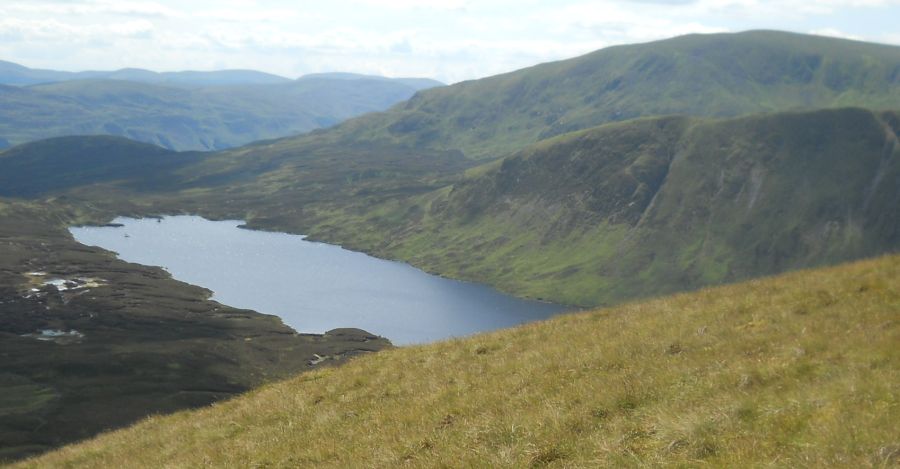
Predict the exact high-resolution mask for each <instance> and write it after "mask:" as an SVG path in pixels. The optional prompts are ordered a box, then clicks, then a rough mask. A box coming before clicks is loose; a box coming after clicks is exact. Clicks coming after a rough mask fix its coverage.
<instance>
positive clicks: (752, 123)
mask: <svg viewBox="0 0 900 469" xmlns="http://www.w3.org/2000/svg"><path fill="white" fill-rule="evenodd" d="M898 132H900V117H898V115H897V114H896V113H893V112H885V113H873V112H870V111H866V110H862V109H837V110H825V111H815V112H804V113H782V114H772V115H762V116H753V117H743V118H735V119H725V120H708V119H689V118H656V119H641V120H636V121H628V122H624V123H617V124H609V125H605V126H600V127H598V128H595V129H590V130H586V131H582V132H577V133H574V134H570V135H565V136H560V137H557V138H554V139H551V140H548V141H544V142H541V143H539V144H537V145H535V146H532V147H529V148H527V149H525V150H523V151H521V152H519V153H518V154H516V155H514V156H512V157H509V158H506V159H505V160H503V162H502V163H501V164H492V165H491V167H489V168H485V169H481V170H479V171H470V172H469V174H470V175H469V176H468V177H466V178H465V179H463V180H461V181H458V182H456V183H454V184H453V185H452V186H451V187H448V188H446V189H442V190H440V191H436V192H433V193H431V194H428V195H425V196H420V197H417V198H409V199H406V200H398V199H392V200H390V201H388V202H386V203H384V204H381V205H378V206H375V207H369V208H368V209H367V210H365V211H364V210H361V209H357V208H355V207H352V206H351V207H350V208H348V209H343V210H338V211H333V212H329V213H326V214H324V216H323V218H324V219H323V220H320V221H317V222H316V224H315V225H314V226H311V227H309V228H308V229H307V230H306V231H305V232H306V233H310V234H312V235H313V236H316V237H319V238H324V239H329V240H337V241H338V242H340V243H342V244H347V245H350V246H353V247H356V248H359V249H362V250H365V251H370V252H375V253H377V254H379V255H381V256H385V257H391V258H400V259H403V260H407V261H409V262H411V263H413V264H415V265H418V266H422V267H424V268H426V269H428V270H432V271H437V272H440V273H442V274H445V275H450V276H454V277H461V278H466V279H472V280H477V281H482V282H487V283H490V284H493V285H496V286H499V287H501V288H502V289H504V290H507V291H510V292H513V293H516V294H519V295H523V296H530V297H536V298H544V299H550V300H553V301H558V302H563V303H569V304H580V305H600V304H612V303H616V302H620V301H622V300H627V299H631V298H636V297H644V296H648V295H658V294H662V293H669V292H675V291H682V290H686V289H693V288H698V287H701V286H704V285H710V284H719V283H724V282H733V281H736V280H740V279H745V278H749V277H754V276H758V275H765V274H772V273H776V272H782V271H785V270H789V269H795V268H800V267H805V266H815V265H825V264H833V263H837V262H841V261H844V260H848V259H854V258H860V257H865V256H871V255H876V254H879V253H883V252H892V251H896V250H897V249H898V248H900V204H898V201H900V143H898V140H897V133H898ZM254 223H259V224H261V225H263V226H265V225H264V223H265V220H264V219H263V220H260V221H259V222H255V221H253V220H252V219H251V225H253V224H254Z"/></svg>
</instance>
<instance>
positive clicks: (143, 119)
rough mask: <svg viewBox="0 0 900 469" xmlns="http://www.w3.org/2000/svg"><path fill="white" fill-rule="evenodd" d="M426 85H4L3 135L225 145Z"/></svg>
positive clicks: (0, 97) (368, 80)
mask: <svg viewBox="0 0 900 469" xmlns="http://www.w3.org/2000/svg"><path fill="white" fill-rule="evenodd" d="M423 86H425V83H423V82H420V81H417V80H413V79H398V80H393V79H386V78H382V77H366V76H352V78H346V77H345V78H329V77H327V76H326V77H311V78H304V79H300V80H296V81H288V82H286V83H273V84H233V85H220V86H203V87H174V86H163V85H161V84H149V83H140V82H135V81H126V80H122V79H116V80H112V79H107V80H98V79H93V80H75V81H64V82H59V83H50V84H42V85H34V86H30V87H26V88H17V87H11V86H3V85H0V137H2V138H3V139H4V140H5V141H7V142H8V143H9V144H13V145H15V144H20V143H25V142H29V141H34V140H40V139H44V138H49V137H57V136H65V135H93V134H103V135H115V136H120V137H128V138H130V139H133V140H138V141H142V142H146V143H152V144H155V145H160V146H162V147H166V148H169V149H173V150H219V149H224V148H229V147H234V146H238V145H243V144H247V143H249V142H252V141H255V140H260V139H265V138H276V137H285V136H289V135H295V134H299V133H302V132H308V131H310V130H313V129H317V128H320V127H328V126H331V125H334V124H336V123H338V122H340V121H342V120H345V119H348V118H350V117H354V116H358V115H360V114H364V113H367V112H372V111H380V110H383V109H387V108H388V107H389V106H391V105H393V104H395V103H398V102H400V101H403V100H405V99H407V98H409V97H410V96H412V95H413V94H414V93H415V92H416V91H417V90H418V89H420V88H421V87H423ZM432 86H433V85H432Z"/></svg>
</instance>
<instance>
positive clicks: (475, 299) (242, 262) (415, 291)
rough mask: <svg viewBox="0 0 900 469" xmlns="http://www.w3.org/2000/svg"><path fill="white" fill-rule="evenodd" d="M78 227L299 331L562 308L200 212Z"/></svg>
mask: <svg viewBox="0 0 900 469" xmlns="http://www.w3.org/2000/svg"><path fill="white" fill-rule="evenodd" d="M115 223H121V224H123V225H125V226H123V227H117V228H113V227H73V228H71V229H70V231H71V232H72V234H73V235H74V236H75V239H76V240H78V241H79V242H81V243H83V244H87V245H92V246H100V247H102V248H104V249H107V250H110V251H114V252H116V253H118V255H119V258H121V259H123V260H125V261H128V262H134V263H138V264H144V265H155V266H161V267H164V268H165V269H167V270H168V271H169V272H170V273H171V274H172V276H173V277H175V278H176V279H178V280H181V281H184V282H187V283H191V284H194V285H200V286H202V287H205V288H208V289H210V290H212V291H213V292H214V294H213V299H214V300H216V301H218V302H220V303H223V304H226V305H229V306H234V307H237V308H247V309H253V310H256V311H259V312H262V313H268V314H274V315H277V316H280V317H281V318H282V320H283V321H284V323H285V324H287V325H289V326H291V327H292V328H294V329H295V330H297V331H299V332H315V333H322V332H325V331H328V330H330V329H335V328H339V327H357V328H360V329H365V330H367V331H369V332H371V333H373V334H378V335H381V336H384V337H387V338H388V339H390V340H391V341H392V342H393V343H394V344H397V345H405V344H413V343H424V342H431V341H435V340H439V339H444V338H448V337H455V336H464V335H469V334H473V333H476V332H483V331H489V330H493V329H498V328H503V327H510V326H513V325H516V324H520V323H523V322H528V321H534V320H538V319H544V318H547V317H549V316H551V315H553V314H555V313H559V312H561V311H563V309H564V308H563V307H562V306H559V305H554V304H548V303H541V302H536V301H527V300H522V299H519V298H515V297H512V296H509V295H505V294H502V293H500V292H498V291H496V290H493V289H491V288H489V287H487V286H484V285H479V284H474V283H467V282H460V281H456V280H450V279H446V278H442V277H438V276H435V275H430V274H427V273H425V272H422V271H421V270H418V269H415V268H413V267H410V266H409V265H407V264H404V263H401V262H392V261H386V260H382V259H376V258H374V257H371V256H368V255H365V254H362V253H359V252H354V251H348V250H346V249H343V248H341V247H339V246H333V245H330V244H324V243H315V242H310V241H306V240H304V239H303V236H297V235H290V234H285V233H269V232H263V231H252V230H245V229H239V228H238V226H239V225H241V224H242V223H243V222H241V221H236V220H232V221H209V220H205V219H203V218H200V217H196V216H173V217H165V218H163V219H160V220H157V219H153V218H144V219H134V218H117V219H116V220H115Z"/></svg>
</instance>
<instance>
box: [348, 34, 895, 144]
mask: <svg viewBox="0 0 900 469" xmlns="http://www.w3.org/2000/svg"><path fill="white" fill-rule="evenodd" d="M839 106H863V107H871V108H873V109H896V108H898V107H900V47H896V46H887V45H878V44H867V43H862V42H855V41H847V40H842V39H834V38H825V37H817V36H807V35H800V34H792V33H783V32H776V31H751V32H746V33H739V34H712V35H689V36H682V37H677V38H674V39H667V40H663V41H657V42H651V43H647V44H637V45H626V46H618V47H610V48H606V49H602V50H599V51H596V52H593V53H591V54H587V55H584V56H581V57H577V58H574V59H569V60H563V61H559V62H552V63H545V64H541V65H537V66H534V67H530V68H526V69H523V70H518V71H515V72H512V73H507V74H503V75H498V76H494V77H489V78H485V79H481V80H475V81H469V82H463V83H459V84H456V85H452V86H448V87H443V88H438V89H433V90H427V91H424V92H420V93H418V94H417V95H416V96H415V97H414V98H412V99H411V100H409V101H407V102H405V103H403V104H400V105H398V106H396V107H394V108H392V109H391V110H390V111H389V112H386V113H381V114H373V115H368V116H363V117H361V118H359V119H355V120H352V121H350V122H347V123H346V124H345V125H343V126H342V127H341V128H340V129H339V130H338V131H336V132H333V133H332V135H333V137H334V138H335V140H336V141H348V140H349V141H372V140H375V141H382V142H384V141H390V142H400V143H403V144H407V145H415V146H420V147H421V146H431V147H438V148H446V149H458V150H462V151H463V152H465V153H466V155H467V156H469V157H471V158H474V159H482V158H492V157H500V156H505V155H506V154H508V153H511V152H513V151H516V150H519V149H521V148H522V147H524V146H525V145H528V144H531V143H534V142H536V141H538V140H541V139H544V138H547V137H550V136H554V135H559V134H563V133H567V132H571V131H575V130H579V129H585V128H589V127H594V126H596V125H599V124H603V123H607V122H614V121H621V120H626V119H633V118H635V117H641V116H654V115H666V114H687V115H694V116H720V117H721V116H735V115H740V114H748V113H757V112H771V111H784V110H795V109H814V108H823V107H839Z"/></svg>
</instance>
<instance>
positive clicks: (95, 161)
mask: <svg viewBox="0 0 900 469" xmlns="http://www.w3.org/2000/svg"><path fill="white" fill-rule="evenodd" d="M203 156H204V155H203V154H201V153H176V152H173V151H169V150H166V149H163V148H160V147H157V146H154V145H150V144H146V143H140V142H135V141H133V140H128V139H126V138H122V137H109V136H94V137H57V138H52V139H47V140H41V141H38V142H33V143H27V144H25V145H20V146H17V147H14V148H11V149H9V150H6V151H4V152H0V196H6V197H9V196H18V197H36V196H40V195H48V194H51V193H60V192H64V191H65V190H67V189H71V188H75V187H82V186H89V185H92V184H96V183H101V182H102V183H109V182H110V181H116V182H119V183H122V184H128V185H129V186H130V187H132V188H134V189H140V188H141V187H146V186H153V188H154V189H156V190H159V189H160V188H161V187H163V186H165V185H166V184H167V183H169V182H170V181H171V180H170V179H169V176H168V174H169V172H170V171H172V170H173V169H175V168H178V167H181V166H185V165H187V164H191V163H196V162H197V161H199V160H200V159H202V158H203Z"/></svg>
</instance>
